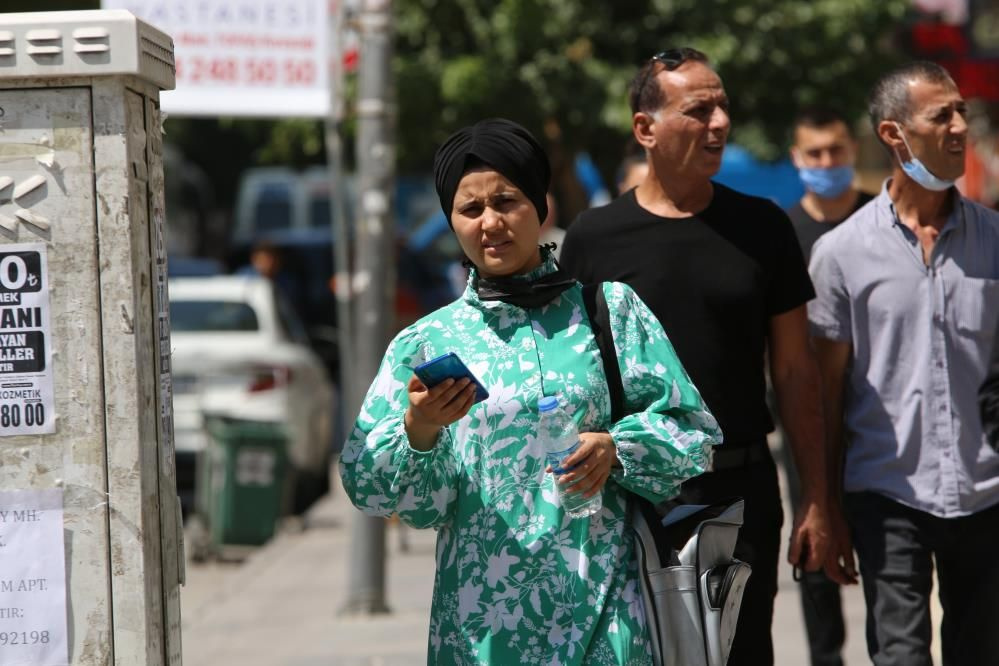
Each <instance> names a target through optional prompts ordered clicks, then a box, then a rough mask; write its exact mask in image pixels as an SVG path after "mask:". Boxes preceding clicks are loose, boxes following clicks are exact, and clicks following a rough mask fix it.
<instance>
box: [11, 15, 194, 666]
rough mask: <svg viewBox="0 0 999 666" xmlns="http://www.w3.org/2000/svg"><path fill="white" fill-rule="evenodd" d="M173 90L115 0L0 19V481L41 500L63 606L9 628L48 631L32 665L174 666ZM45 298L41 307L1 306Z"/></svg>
mask: <svg viewBox="0 0 999 666" xmlns="http://www.w3.org/2000/svg"><path fill="white" fill-rule="evenodd" d="M173 86H174V59H173V42H172V40H171V39H170V37H168V36H167V35H165V34H163V33H162V32H160V31H158V30H156V29H155V28H153V27H152V26H150V25H148V24H145V23H142V22H141V21H139V20H137V19H136V18H135V17H134V16H133V15H132V14H130V13H129V12H126V11H82V12H51V13H30V14H0V491H9V492H10V493H11V496H13V495H15V494H16V493H18V492H21V493H22V494H23V496H29V495H30V494H31V493H33V492H35V491H38V492H39V493H42V494H44V493H51V494H53V496H56V497H58V496H61V509H62V523H63V524H62V530H61V532H62V538H63V545H64V551H65V558H64V559H65V561H64V568H65V571H64V573H65V582H64V584H65V599H64V602H65V605H64V607H65V617H54V616H55V615H58V614H59V613H55V612H50V613H47V614H46V613H40V615H41V616H43V617H39V618H38V622H40V623H41V622H44V623H45V631H44V632H43V631H40V629H42V627H41V625H39V626H37V627H29V629H31V631H24V632H23V634H20V637H19V638H18V640H21V639H23V640H24V641H26V642H28V643H31V642H32V641H35V643H45V644H46V645H52V644H54V643H55V641H56V640H57V639H60V640H64V647H62V648H61V651H62V652H63V653H64V654H63V655H62V656H61V657H60V656H59V655H54V656H53V655H49V656H48V657H46V658H45V659H44V660H43V661H44V663H46V664H48V663H59V660H60V659H62V663H70V664H81V665H83V664H86V665H87V666H94V665H102V664H120V665H122V666H139V665H143V666H145V665H155V664H179V663H180V662H181V641H180V592H179V585H180V584H181V583H182V578H183V557H182V553H183V548H182V544H181V541H180V538H181V537H180V534H181V522H180V514H179V504H178V501H177V493H176V482H175V475H174V451H173V435H172V427H173V426H172V417H171V393H170V391H171V389H170V334H169V331H170V327H169V311H168V300H167V273H166V251H165V247H166V244H165V242H164V237H163V234H164V196H163V166H162V143H161V116H160V110H159V92H160V90H168V89H172V88H173ZM15 255H16V256H15ZM12 256H13V257H14V258H13V259H9V260H6V259H5V258H7V257H12ZM25 257H28V259H25ZM39 257H42V259H41V261H42V263H41V266H42V267H43V268H42V269H41V270H42V272H45V271H46V269H45V268H44V267H45V266H46V265H47V275H43V276H42V280H41V285H43V286H42V287H41V289H42V291H43V292H44V291H46V290H47V294H45V293H43V294H37V293H36V294H28V295H24V294H22V293H19V292H17V288H20V289H22V290H25V289H28V285H35V286H36V288H37V285H38V284H39V281H38V280H37V279H36V278H37V276H36V275H35V274H34V273H31V272H30V271H31V270H35V269H32V268H30V266H32V265H33V264H32V263H31V262H37V261H38V258H39ZM5 260H6V261H7V263H6V264H5V263H4V262H5ZM26 266H28V267H29V268H25V267H26ZM22 269H23V270H24V271H27V273H25V274H24V275H22V274H21V272H20V271H21V270H22ZM25 275H27V276H28V277H27V278H26V277H25ZM28 278H30V279H28ZM7 287H10V289H8V288H7ZM46 287H47V289H46ZM11 294H13V295H11ZM46 296H47V298H48V301H47V302H48V306H47V312H43V310H44V309H45V308H39V309H37V310H32V309H31V308H20V310H27V312H26V313H25V312H18V311H16V310H13V311H11V312H5V311H4V308H7V307H8V306H11V303H12V302H13V303H15V304H16V303H17V302H18V301H19V299H24V300H22V301H21V302H22V303H23V302H27V300H28V299H29V297H30V298H37V297H41V298H42V299H43V300H44V298H45V297H46ZM8 309H10V308H8ZM33 313H34V314H37V315H38V317H37V318H36V319H35V320H33V318H32V315H33ZM18 317H21V318H20V319H18ZM8 324H9V325H10V326H8ZM32 324H35V326H34V328H32ZM17 326H21V327H22V328H23V329H24V330H23V331H21V332H20V333H18V334H17V335H10V336H6V337H5V335H4V334H5V333H10V330H7V329H9V328H11V327H14V328H16V327H17ZM19 335H23V336H24V337H17V336H19ZM29 343H33V344H34V347H31V346H30V344H29ZM11 344H13V345H16V344H21V345H26V346H25V347H24V348H19V349H7V348H6V346H8V345H11ZM39 356H41V357H42V358H43V359H45V362H44V363H43V362H42V361H40V360H39V359H38V357H39ZM29 357H30V358H29ZM7 361H9V362H7ZM32 361H33V362H34V364H33V365H32ZM32 373H34V374H32ZM46 373H47V374H46ZM32 382H38V392H37V393H34V394H31V395H34V396H35V398H34V399H30V400H29V399H26V400H23V401H22V403H23V404H19V403H18V402H17V400H16V397H17V396H24V395H26V394H29V392H27V391H25V389H24V387H27V386H29V385H31V384H32ZM18 386H19V387H21V388H19V389H17V390H14V389H11V388H10V387H18ZM46 387H47V388H46ZM46 390H47V391H48V393H50V394H51V395H50V396H49V397H46ZM4 396H7V397H11V396H14V397H15V400H14V401H13V402H9V403H7V402H2V400H3V398H4ZM4 410H6V412H4ZM29 413H30V415H29ZM15 415H16V418H15ZM15 420H16V421H17V424H19V425H17V426H16V425H14V421H15ZM28 421H30V422H31V423H30V427H29V425H26V424H27V422H28ZM46 496H48V495H46ZM2 510H3V507H2V506H0V511H2ZM15 515H17V514H15ZM19 515H20V516H21V517H22V518H23V517H24V516H26V515H27V516H35V517H38V516H40V515H41V514H40V513H39V514H36V513H31V514H26V513H24V512H22V513H21V514H19ZM52 515H55V514H52ZM12 527H17V526H16V525H13V526H12ZM22 527H23V526H22ZM3 534H4V533H3V525H0V540H2V538H3ZM15 541H16V540H15ZM12 548H20V549H21V552H22V557H21V560H20V561H9V560H4V559H3V549H0V568H3V567H6V571H2V570H0V581H2V580H4V579H7V580H15V579H16V577H17V575H18V571H22V573H23V571H24V569H23V567H26V566H27V565H26V563H25V562H24V559H25V558H24V557H23V553H24V552H27V553H28V554H29V555H30V554H31V550H30V548H31V546H30V544H27V543H26V542H22V543H20V544H18V543H16V542H14V543H7V544H6V550H8V551H10V550H11V549H12ZM50 550H51V549H50ZM40 554H41V553H40ZM48 555H51V553H49V554H48ZM48 555H46V556H48ZM60 564H61V563H60ZM19 567H21V568H22V569H19ZM54 570H55V568H53V569H51V570H50V571H49V573H52V572H53V571H54ZM16 587H17V585H15V584H13V583H12V584H9V585H7V586H6V587H0V606H4V601H5V599H4V597H3V593H4V592H7V593H9V595H10V597H9V599H7V602H8V605H10V603H13V606H14V611H8V613H7V616H8V617H5V616H4V614H3V611H2V609H0V626H3V623H4V621H5V620H6V621H9V622H14V621H16V619H17V618H18V617H24V615H25V613H30V612H31V611H32V610H33V609H34V607H33V606H30V604H31V603H33V602H31V601H30V599H29V600H28V601H27V602H23V603H22V602H18V601H17V600H16V599H14V596H13V595H14V594H15V592H16V591H17V590H16V589H15V588H16ZM37 587H38V589H41V590H44V588H45V584H44V583H39V584H38V586H37ZM8 588H9V589H8ZM25 598H27V597H25ZM11 599H14V601H13V602H11V601H10V600H11ZM18 603H22V606H26V607H22V608H21V609H20V615H18V609H17V604H18ZM45 615H47V616H45ZM10 617H13V618H14V619H13V620H12V619H10ZM15 631H18V630H17V628H16V627H15ZM44 647H45V646H41V645H37V646H34V647H32V646H31V645H29V646H28V647H27V648H24V649H25V652H23V653H22V654H28V652H27V650H29V649H35V648H37V649H38V650H39V652H37V654H42V651H43V650H44ZM15 654H16V650H15V648H14V647H12V646H11V645H7V647H3V648H0V664H2V665H6V664H10V663H19V662H17V661H16V659H17V657H16V656H14V655H15ZM32 654H36V653H32ZM40 659H41V658H40V657H34V658H32V661H30V663H35V664H37V663H39V660H40Z"/></svg>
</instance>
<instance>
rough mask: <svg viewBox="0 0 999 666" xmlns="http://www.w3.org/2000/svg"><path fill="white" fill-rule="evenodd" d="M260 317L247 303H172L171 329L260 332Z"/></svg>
mask: <svg viewBox="0 0 999 666" xmlns="http://www.w3.org/2000/svg"><path fill="white" fill-rule="evenodd" d="M259 328H260V326H259V324H258V323H257V315H256V313H254V311H253V308H251V307H250V306H249V305H247V304H246V303H237V302H233V301H171V302H170V329H171V330H172V331H174V332H191V331H256V330H259Z"/></svg>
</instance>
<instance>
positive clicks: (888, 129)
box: [878, 120, 909, 156]
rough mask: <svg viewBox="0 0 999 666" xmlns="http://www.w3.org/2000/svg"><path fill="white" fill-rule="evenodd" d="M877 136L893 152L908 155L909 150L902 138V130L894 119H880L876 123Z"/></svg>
mask: <svg viewBox="0 0 999 666" xmlns="http://www.w3.org/2000/svg"><path fill="white" fill-rule="evenodd" d="M878 138H879V139H881V142H882V143H883V144H885V145H886V146H888V148H890V149H891V150H892V152H894V153H900V154H903V155H906V156H908V155H909V150H908V148H906V146H905V141H903V140H902V130H901V129H900V128H899V126H898V123H897V122H895V121H894V120H882V121H881V122H880V123H878Z"/></svg>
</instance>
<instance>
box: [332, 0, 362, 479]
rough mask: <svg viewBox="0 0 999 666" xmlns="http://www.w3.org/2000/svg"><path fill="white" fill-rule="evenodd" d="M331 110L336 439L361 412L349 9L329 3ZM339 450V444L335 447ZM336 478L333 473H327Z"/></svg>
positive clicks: (333, 0) (342, 5)
mask: <svg viewBox="0 0 999 666" xmlns="http://www.w3.org/2000/svg"><path fill="white" fill-rule="evenodd" d="M330 9H331V11H330V36H329V43H330V46H331V48H330V58H329V67H330V111H329V115H327V116H326V121H325V135H326V136H325V139H326V164H327V171H328V173H329V178H330V220H331V229H330V231H331V233H332V236H331V237H332V239H333V266H334V271H335V272H334V284H335V286H336V292H335V295H336V312H337V315H336V319H337V336H336V343H337V366H338V370H339V377H338V379H339V382H340V385H339V389H340V402H339V405H338V411H337V418H338V419H339V422H340V423H341V424H342V426H343V427H342V428H335V429H334V432H335V433H336V436H337V437H341V438H342V437H344V436H345V434H346V432H347V430H346V428H347V427H349V425H350V419H352V418H353V417H354V415H355V414H357V412H358V411H359V410H360V407H361V404H360V401H358V400H357V399H356V396H357V394H358V392H359V390H360V389H358V388H357V387H356V386H355V384H356V383H357V374H356V372H355V371H354V340H355V339H356V333H357V331H356V320H355V317H354V306H353V299H352V290H351V288H350V283H351V263H352V261H353V257H352V256H351V255H352V254H353V252H352V251H351V244H352V241H351V237H352V233H351V230H350V226H351V220H348V219H347V207H346V206H345V205H344V201H345V199H346V197H347V194H348V191H349V187H348V186H347V183H346V182H345V171H344V168H343V141H342V138H341V137H342V134H341V131H340V129H341V127H342V126H343V119H344V85H343V82H344V77H343V67H344V52H345V50H346V44H345V40H344V35H345V30H346V24H347V22H348V17H347V9H346V7H345V3H344V2H339V1H336V0H332V1H331V2H330ZM336 444H337V446H339V445H341V444H342V441H340V442H337V443H336ZM330 473H331V474H335V473H336V471H335V470H330Z"/></svg>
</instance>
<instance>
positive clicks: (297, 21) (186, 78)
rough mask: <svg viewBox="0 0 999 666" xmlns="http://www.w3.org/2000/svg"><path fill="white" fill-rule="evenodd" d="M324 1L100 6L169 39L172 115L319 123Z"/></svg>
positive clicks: (325, 82) (325, 42) (325, 98)
mask: <svg viewBox="0 0 999 666" xmlns="http://www.w3.org/2000/svg"><path fill="white" fill-rule="evenodd" d="M328 3H329V0H103V7H104V8H105V9H127V10H128V11H130V12H132V13H133V14H135V15H136V16H138V17H139V18H140V19H142V20H144V21H147V22H148V23H151V24H152V25H154V26H156V27H157V28H159V29H160V30H162V31H163V32H165V33H167V34H168V35H170V36H171V37H172V38H173V42H174V50H175V53H176V60H177V89H176V90H172V91H165V92H163V93H161V94H160V100H161V103H162V106H163V110H164V111H166V112H167V113H168V114H171V113H172V114H177V115H196V116H206V115H223V116H263V117H267V116H326V115H327V114H328V112H329V108H330V91H329V60H328V54H329V33H330V21H329V12H328Z"/></svg>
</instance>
